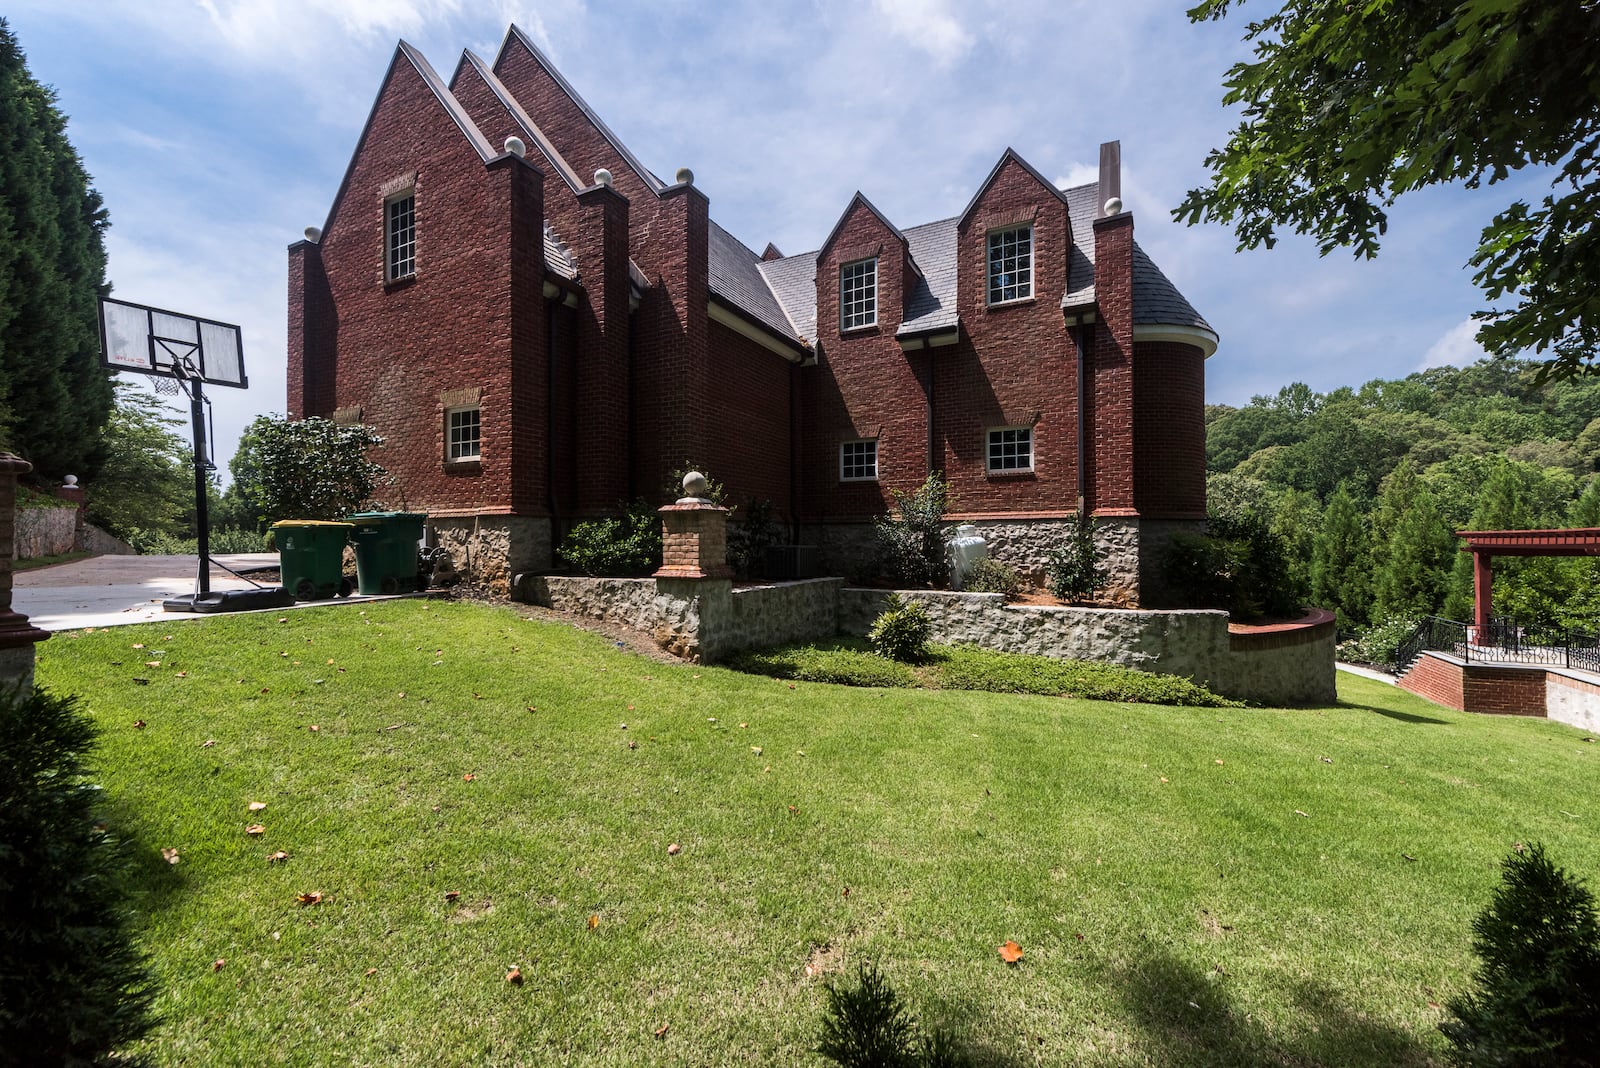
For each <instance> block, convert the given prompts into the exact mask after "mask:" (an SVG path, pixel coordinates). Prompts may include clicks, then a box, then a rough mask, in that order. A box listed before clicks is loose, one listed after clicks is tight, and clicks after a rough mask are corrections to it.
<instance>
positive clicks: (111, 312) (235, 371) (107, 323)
mask: <svg viewBox="0 0 1600 1068" xmlns="http://www.w3.org/2000/svg"><path fill="white" fill-rule="evenodd" d="M100 355H101V361H102V362H103V363H104V364H105V365H106V366H107V367H110V368H112V369H114V370H118V371H137V372H139V373H141V374H147V375H161V376H164V377H167V378H188V379H194V378H198V379H199V380H200V381H203V382H209V383H211V384H212V385H214V386H234V387H237V388H239V389H245V388H248V383H247V382H246V381H245V375H244V346H243V344H242V343H241V340H240V331H239V328H238V327H237V326H232V325H230V324H228V323H218V322H214V321H212V320H210V319H200V318H196V317H195V316H193V315H184V314H182V313H180V312H172V311H163V310H162V309H160V308H150V307H146V306H145V305H143V304H130V303H129V302H127V301H124V300H112V299H111V298H109V297H105V298H102V299H101V301H100Z"/></svg>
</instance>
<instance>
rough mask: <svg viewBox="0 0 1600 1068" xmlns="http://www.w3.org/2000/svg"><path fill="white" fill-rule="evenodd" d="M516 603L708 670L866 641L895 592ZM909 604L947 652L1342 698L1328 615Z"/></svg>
mask: <svg viewBox="0 0 1600 1068" xmlns="http://www.w3.org/2000/svg"><path fill="white" fill-rule="evenodd" d="M516 596H517V597H518V598H519V599H520V600H525V601H532V602H534V603H536V604H542V605H546V606H549V607H553V608H558V609H561V610H562V611H568V612H574V613H577V614H579V615H585V616H590V617H593V618H596V619H606V620H610V621H613V622H616V623H620V624H623V625H625V626H628V627H632V628H633V629H635V630H639V631H643V632H644V633H646V634H650V635H652V636H654V637H655V639H656V641H657V642H658V643H659V644H660V645H661V646H662V647H663V648H666V649H669V650H670V651H672V652H673V653H675V654H677V655H679V656H682V657H685V658H688V659H695V660H700V661H703V662H707V663H711V662H715V661H717V660H720V659H724V658H726V657H728V656H731V655H732V654H733V653H735V652H738V651H740V650H743V649H753V648H765V647H768V646H773V645H781V644H783V643H785V642H793V641H807V640H813V639H816V638H823V637H827V636H829V635H833V634H853V635H864V634H866V632H867V630H868V628H870V627H871V625H872V621H873V619H875V618H876V617H877V615H878V614H879V613H880V612H881V611H882V610H883V602H884V600H885V598H887V597H888V596H889V591H887V590H868V589H857V588H852V587H846V586H844V584H843V582H842V581H841V580H839V579H813V580H810V581H805V582H781V583H769V584H765V585H761V586H749V587H744V588H741V589H738V590H734V589H732V587H731V584H730V583H728V582H727V581H726V580H720V579H714V580H704V581H693V580H685V579H661V580H655V579H598V578H570V577H559V576H545V575H538V576H527V577H525V578H524V579H523V580H522V582H521V583H520V584H519V585H518V588H517V590H516ZM902 596H903V597H904V598H905V599H906V600H908V601H916V602H918V603H920V604H922V605H923V606H924V607H925V608H926V609H927V611H928V614H929V616H930V617H931V618H932V620H933V631H934V633H933V636H934V640H935V641H937V642H941V643H945V644H958V643H969V644H973V645H981V646H985V647H987V648H991V649H1003V650H1005V651H1007V652H1015V653H1033V654H1037V655H1041V656H1055V657H1062V658H1068V659H1076V660H1095V661H1100V662H1104V663H1111V664H1120V665H1122V666H1123V667H1129V668H1133V669H1135V670H1139V671H1151V672H1160V673H1163V674H1169V675H1181V676H1184V677H1186V678H1189V679H1193V680H1194V681H1195V682H1198V683H1201V684H1203V685H1205V686H1207V687H1209V688H1210V689H1212V690H1213V691H1215V692H1217V693H1221V694H1225V695H1227V696H1229V697H1235V698H1239V699H1241V700H1246V701H1253V702H1256V703H1259V704H1265V705H1295V704H1322V703H1328V702H1331V701H1333V700H1334V699H1335V695H1334V621H1333V616H1332V614H1331V613H1328V612H1321V611H1318V612H1314V613H1312V614H1311V615H1309V616H1307V617H1306V619H1304V620H1301V621H1299V622H1297V623H1292V624H1283V625H1279V626H1274V627H1256V628H1232V629H1231V630H1230V628H1229V626H1228V617H1227V614H1226V613H1225V612H1220V611H1172V612H1163V611H1132V610H1126V609H1116V608H1063V607H1046V606H1035V605H1008V604H1006V603H1005V599H1004V598H1003V597H1001V596H1000V595H999V594H996V593H946V592H942V591H932V590H917V591H909V592H903V593H902Z"/></svg>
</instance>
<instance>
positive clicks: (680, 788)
mask: <svg viewBox="0 0 1600 1068" xmlns="http://www.w3.org/2000/svg"><path fill="white" fill-rule="evenodd" d="M140 645H142V646H143V648H139V647H137V646H140ZM147 662H150V663H147ZM38 678H39V681H40V682H41V684H43V685H44V686H46V687H49V688H51V689H54V690H57V691H71V692H76V693H79V694H82V695H84V699H85V703H86V706H87V707H88V708H89V710H90V711H91V712H92V713H93V715H94V717H95V719H96V720H97V721H98V722H99V724H100V726H101V728H102V730H103V738H102V742H101V749H100V751H99V753H98V755H97V764H98V767H99V768H100V769H101V772H102V778H103V781H104V784H105V786H106V790H107V797H108V803H109V805H110V809H111V822H112V823H113V825H114V827H115V828H117V829H118V830H120V831H121V832H123V833H124V834H125V835H127V836H128V837H130V838H131V839H132V840H133V843H134V846H135V850H136V854H137V856H138V859H139V871H138V877H139V880H140V885H139V888H138V890H137V894H136V897H135V899H134V900H135V904H136V905H137V907H138V909H139V911H140V913H141V915H142V917H143V920H142V926H141V933H142V938H143V941H144V945H145V946H146V948H147V949H148V950H149V952H150V953H151V955H152V957H153V959H154V966H155V968H156V972H157V975H158V978H159V982H160V986H161V989H162V994H161V997H160V1000H159V1008H160V1010H161V1012H162V1013H163V1015H164V1022H163V1023H162V1025H161V1026H160V1027H159V1029H158V1030H157V1031H156V1033H155V1036H154V1038H153V1039H151V1040H150V1041H149V1042H148V1043H146V1045H145V1046H144V1047H142V1050H143V1051H144V1052H146V1053H148V1054H150V1055H152V1057H153V1059H154V1060H155V1061H156V1062H157V1063H161V1064H173V1065H178V1064H183V1065H191V1064H193V1065H199V1064H205V1065H213V1064H217V1065H221V1064H248V1065H257V1064H276V1063H285V1064H370V1065H428V1066H433V1065H455V1064H460V1065H468V1064H485V1063H490V1064H527V1065H544V1064H583V1065H619V1066H620V1065H638V1064H684V1065H721V1064H786V1065H787V1064H810V1063H819V1061H818V1059H817V1058H815V1057H814V1056H812V1055H811V1054H809V1053H808V1052H807V1051H808V1049H809V1048H810V1046H811V1045H812V1044H813V1043H814V1042H815V1040H816V1034H817V1028H818V1024H819V1020H820V1018H821V1010H822V1006H823V1004H824V994H823V989H822V983H823V981H824V978H825V977H826V976H827V975H828V974H830V973H833V972H837V971H838V970H839V969H841V968H847V969H852V970H853V966H854V963H855V962H856V961H858V960H861V959H864V958H870V959H872V960H874V961H876V962H878V963H879V965H880V966H881V967H882V968H883V969H884V971H885V972H886V973H887V974H888V975H889V977H890V978H891V979H892V980H893V981H894V982H895V984H896V986H897V987H898V988H899V989H900V990H901V992H902V993H903V994H904V995H905V996H906V997H907V999H908V1000H909V1001H910V1002H911V1003H912V1005H913V1006H914V1007H915V1008H916V1010H917V1011H918V1013H919V1015H921V1016H922V1017H923V1018H924V1019H926V1020H927V1021H928V1022H929V1023H941V1022H943V1023H947V1024H953V1025H955V1026H956V1027H958V1028H960V1029H963V1030H964V1032H965V1033H966V1034H967V1036H968V1039H969V1042H970V1044H971V1045H972V1046H973V1047H974V1048H975V1049H976V1050H977V1051H978V1053H979V1055H980V1058H981V1063H992V1064H996V1065H1032V1064H1091V1065H1093V1064H1106V1065H1112V1064H1115V1065H1121V1064H1139V1063H1150V1064H1162V1065H1168V1064H1194V1065H1230V1064H1232V1065H1256V1064H1262V1063H1272V1064H1280V1063H1281V1064H1292V1065H1302V1064H1348V1065H1375V1064H1402V1065H1403V1064H1426V1063H1433V1062H1435V1061H1437V1060H1438V1059H1439V1058H1440V1057H1441V1056H1442V1052H1443V1049H1444V1046H1443V1041H1442V1039H1441V1038H1440V1036H1439V1035H1438V1034H1437V1033H1436V1031H1435V1026H1434V1025H1435V1024H1436V1022H1437V1021H1438V1020H1439V1019H1440V1018H1441V1012H1440V1010H1439V1009H1438V1008H1437V1004H1440V1003H1443V1002H1444V1000H1445V999H1446V998H1447V997H1449V996H1450V995H1452V994H1454V993H1456V992H1458V991H1460V990H1461V989H1463V986H1464V984H1465V983H1466V982H1467V979H1468V974H1469V971H1470V967H1471V958H1470V955H1469V953H1468V942H1469V939H1470V932H1469V927H1468V924H1469V922H1470V919H1471V917H1472V916H1473V914H1474V913H1475V912H1476V911H1477V910H1478V909H1479V908H1481V907H1482V905H1483V904H1484V903H1485V902H1486V901H1487V900H1488V897H1489V894H1490V892H1491V890H1492V889H1493V887H1494V885H1495V883H1496V881H1497V879H1498V865H1499V861H1500V859H1501V857H1502V856H1503V855H1504V854H1505V853H1506V852H1507V851H1508V850H1509V849H1510V847H1511V845H1512V843H1513V842H1514V841H1518V840H1521V841H1532V840H1542V841H1543V842H1545V843H1546V844H1547V845H1548V847H1549V849H1550V852H1551V854H1552V856H1553V857H1554V859H1556V861H1557V862H1558V863H1560V864H1563V865H1564V866H1566V867H1568V868H1570V869H1573V870H1575V871H1576V872H1578V873H1580V874H1584V875H1587V876H1590V877H1591V880H1592V877H1593V875H1594V873H1595V872H1597V871H1600V838H1597V836H1596V835H1595V833H1594V824H1595V821H1596V819H1597V818H1600V806H1597V804H1596V798H1597V796H1600V795H1597V790H1596V787H1597V786H1600V771H1597V761H1600V753H1597V752H1596V750H1597V749H1600V745H1597V744H1594V743H1589V742H1586V741H1585V736H1584V735H1582V734H1581V733H1579V732H1577V731H1575V730H1572V729H1570V728H1566V727H1562V726H1559V725H1556V724H1550V723H1546V722H1542V721H1536V720H1525V719H1496V718H1485V717H1472V716H1465V715H1461V714H1458V713H1455V712H1450V711H1447V710H1444V709H1440V708H1437V707H1435V706H1432V705H1429V704H1427V703H1425V702H1423V701H1420V700H1418V699H1416V698H1413V697H1411V696H1410V695H1407V694H1404V693H1401V692H1399V691H1396V690H1394V689H1392V688H1389V687H1385V686H1382V685H1380V684H1377V683H1369V682H1366V681H1364V680H1359V679H1350V678H1344V677H1341V682H1340V694H1341V698H1342V700H1341V703H1340V704H1339V705H1338V706H1335V707H1329V708H1323V709H1311V710H1294V711H1281V710H1262V709H1203V708H1202V709H1175V708H1166V707H1161V706H1152V705H1131V704H1118V703H1110V702H1090V701H1078V700H1067V699H1060V698H1048V697H1027V696H1007V695H998V694H981V693H965V692H951V691H942V692H924V691H915V690H870V689H867V690H864V689H847V688H842V687H831V686H825V685H818V684H812V683H805V682H799V683H789V682H782V681H777V680H774V679H770V678H764V677H760V676H753V675H740V674H736V673H734V672H731V671H725V670H719V669H714V668H698V667H679V666H667V665H662V664H658V663H656V662H653V661H648V660H644V659H641V658H639V657H636V656H634V655H631V654H627V653H624V652H622V651H620V650H618V649H616V648H614V647H613V646H612V645H611V644H610V643H609V642H607V641H606V640H604V639H602V638H600V637H597V636H594V635H591V634H587V633H583V632H579V631H575V630H573V629H571V628H568V627H563V626H559V625H552V624H546V623H536V622H530V621H527V620H524V619H522V618H520V617H518V616H517V615H516V613H515V612H513V611H510V610H506V609H495V608H486V607H481V606H474V605H468V604H455V603H445V602H434V603H424V602H419V601H405V602H389V603H384V604H379V605H371V606H368V607H366V608H365V609H364V610H362V609H361V608H359V607H358V606H355V605H349V606H340V607H334V608H326V609H315V610H308V611H296V612H291V613H286V614H284V615H283V616H279V615H277V614H267V615H250V616H244V617H233V618H211V619H204V620H184V621H181V622H180V621H174V622H164V623H161V624H156V625H147V626H138V627H119V628H115V629H112V630H99V631H95V632H92V633H66V634H59V635H56V636H55V637H54V638H53V639H52V640H51V641H49V642H47V643H45V644H43V645H41V646H40V647H39V667H38ZM141 721H142V722H143V723H144V724H145V726H143V727H138V726H136V724H137V723H138V722H141ZM624 724H626V729H624V728H623V725H624ZM313 726H315V727H316V728H318V729H316V730H313V729H312V728H313ZM469 776H470V778H469ZM251 802H263V803H265V805H266V807H265V808H264V809H261V810H259V811H254V812H252V811H250V810H249V808H248V806H249V805H250V803H251ZM253 823H260V824H262V825H263V826H264V827H265V831H264V833H262V834H260V835H259V836H252V835H249V834H247V833H246V827H247V826H248V825H250V824H253ZM674 843H676V844H678V845H680V846H681V852H679V853H678V854H677V855H675V856H669V855H668V846H669V845H670V844H674ZM162 849H176V850H177V851H178V857H179V863H177V864H176V865H170V864H168V863H166V862H165V861H164V860H163V857H162V854H161V850H162ZM279 850H282V851H285V852H287V853H288V854H289V859H288V860H287V861H284V862H280V863H269V862H268V860H267V857H268V855H269V854H271V853H274V852H276V851H279ZM311 893H320V894H322V895H323V896H322V899H321V901H320V903H319V904H314V905H307V906H302V905H300V904H299V903H297V895H300V894H311ZM449 894H458V895H459V896H457V897H454V898H447V895H449ZM591 917H593V918H594V923H593V926H592V927H591ZM1007 939H1015V940H1016V941H1017V942H1019V943H1021V944H1022V946H1023V949H1024V952H1025V954H1026V955H1025V957H1024V959H1023V961H1022V962H1021V963H1020V964H1019V965H1017V966H1014V967H1011V966H1007V965H1006V964H1004V963H1002V962H1001V961H1000V959H999V957H998V955H997V953H996V947H997V946H999V944H1000V943H1001V942H1003V941H1005V940H1007ZM219 960H221V961H224V962H225V963H223V964H221V965H220V967H218V966H217V965H216V964H215V962H217V961H219ZM513 965H516V966H519V967H520V970H521V973H522V975H523V976H524V977H525V981H524V982H523V983H522V985H520V986H513V985H511V984H508V983H507V982H506V981H505V975H506V972H507V970H508V969H509V968H510V967H512V966H513ZM808 965H809V972H808ZM663 1026H665V1027H666V1028H667V1030H666V1031H665V1032H664V1033H663V1034H662V1035H661V1036H660V1037H656V1032H657V1030H658V1029H659V1028H662V1027H663Z"/></svg>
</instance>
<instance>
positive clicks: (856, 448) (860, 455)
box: [839, 441, 878, 482]
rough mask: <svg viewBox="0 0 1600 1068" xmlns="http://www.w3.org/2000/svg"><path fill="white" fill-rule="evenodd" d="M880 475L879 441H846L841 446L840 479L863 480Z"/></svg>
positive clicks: (844, 480)
mask: <svg viewBox="0 0 1600 1068" xmlns="http://www.w3.org/2000/svg"><path fill="white" fill-rule="evenodd" d="M877 477H878V443H877V442H876V441H846V442H844V443H843V444H841V445H840V446H839V479H840V481H843V482H862V481H867V480H871V479H876V478H877Z"/></svg>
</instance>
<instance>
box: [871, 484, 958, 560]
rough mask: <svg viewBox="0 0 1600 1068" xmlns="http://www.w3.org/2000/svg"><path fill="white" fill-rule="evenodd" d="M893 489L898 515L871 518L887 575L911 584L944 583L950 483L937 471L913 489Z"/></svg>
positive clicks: (880, 556) (880, 558)
mask: <svg viewBox="0 0 1600 1068" xmlns="http://www.w3.org/2000/svg"><path fill="white" fill-rule="evenodd" d="M893 492H894V503H895V510H896V512H898V513H899V518H898V519H891V518H890V517H888V516H879V517H877V518H876V519H874V520H873V522H872V528H873V533H874V534H876V535H877V539H878V555H879V564H880V566H881V567H882V569H883V573H884V577H885V578H887V579H889V580H890V581H892V582H900V583H905V584H906V585H910V586H936V587H942V586H944V585H945V584H946V583H947V581H948V579H949V575H950V565H949V562H948V561H947V560H946V559H945V536H944V511H945V508H946V506H947V505H948V504H949V503H950V487H949V486H948V485H947V484H946V483H945V481H944V476H943V475H941V474H939V473H938V472H934V473H933V474H931V475H929V476H928V477H927V479H926V480H925V481H924V482H923V483H922V485H921V486H919V487H917V489H916V490H914V491H913V492H911V493H902V492H901V491H900V490H894V491H893Z"/></svg>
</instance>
